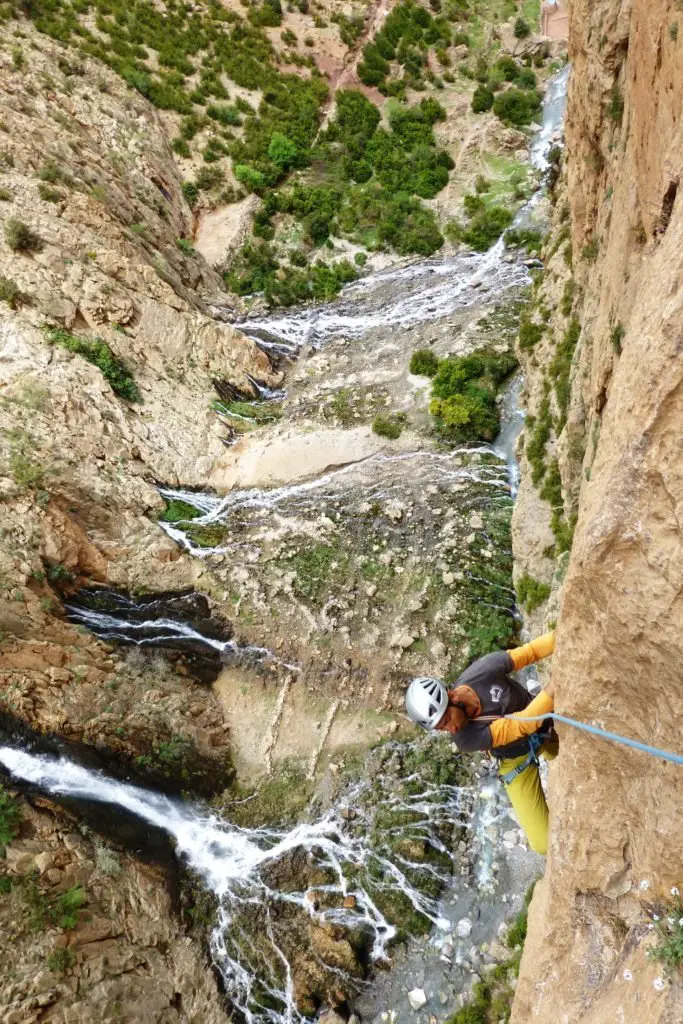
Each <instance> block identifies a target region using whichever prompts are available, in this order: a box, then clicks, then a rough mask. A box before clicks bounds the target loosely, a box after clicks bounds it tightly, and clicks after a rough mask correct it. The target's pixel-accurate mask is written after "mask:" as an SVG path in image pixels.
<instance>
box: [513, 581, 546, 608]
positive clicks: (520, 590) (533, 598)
mask: <svg viewBox="0 0 683 1024" xmlns="http://www.w3.org/2000/svg"><path fill="white" fill-rule="evenodd" d="M549 597H550V587H549V586H548V584H547V583H541V581H540V580H535V579H534V578H533V576H529V575H528V574H527V573H525V574H524V576H521V577H520V579H519V580H518V581H517V600H518V601H519V603H520V604H521V605H522V607H523V608H524V611H525V612H527V613H528V614H529V615H531V613H532V612H535V611H536V609H537V608H540V606H541V605H542V604H543V602H544V601H547V600H548V598H549Z"/></svg>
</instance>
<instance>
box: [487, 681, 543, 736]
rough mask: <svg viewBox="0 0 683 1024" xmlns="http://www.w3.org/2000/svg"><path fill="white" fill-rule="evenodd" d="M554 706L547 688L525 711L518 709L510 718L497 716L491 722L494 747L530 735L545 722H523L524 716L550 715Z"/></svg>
mask: <svg viewBox="0 0 683 1024" xmlns="http://www.w3.org/2000/svg"><path fill="white" fill-rule="evenodd" d="M553 707H554V703H553V698H552V697H551V695H550V694H549V693H547V692H546V691H545V690H541V692H540V693H538V694H537V695H536V696H535V697H534V699H533V700H532V701H531V703H530V704H527V706H526V707H525V708H524V710H523V711H516V712H515V713H514V714H513V715H510V717H509V718H497V719H496V721H495V722H491V725H490V729H491V738H492V740H493V746H494V747H503V746H505V744H506V743H514V741H515V740H519V739H522V738H523V737H524V736H530V735H531V733H532V732H536V731H537V730H538V729H540V728H541V726H542V725H543V722H542V721H541V720H539V721H538V722H522V721H520V719H522V718H535V717H536V716H537V715H543V716H545V715H548V714H549V713H550V712H551V711H552V710H553Z"/></svg>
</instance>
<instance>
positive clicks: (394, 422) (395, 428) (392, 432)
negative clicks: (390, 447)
mask: <svg viewBox="0 0 683 1024" xmlns="http://www.w3.org/2000/svg"><path fill="white" fill-rule="evenodd" d="M372 430H373V433H375V434H379V436H380V437H388V438H390V439H391V440H392V441H395V440H396V438H397V437H400V436H401V433H402V431H403V421H402V419H401V418H399V417H398V416H385V415H381V414H380V415H378V416H375V418H374V420H373V421H372Z"/></svg>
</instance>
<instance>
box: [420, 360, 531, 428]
mask: <svg viewBox="0 0 683 1024" xmlns="http://www.w3.org/2000/svg"><path fill="white" fill-rule="evenodd" d="M516 365H517V363H516V360H515V358H514V356H512V355H494V354H492V353H489V352H486V351H480V352H473V353H472V354H471V355H469V356H460V357H450V358H448V359H442V360H441V361H440V363H439V369H438V371H437V374H436V376H435V377H434V382H433V384H432V400H431V402H430V406H429V410H430V412H431V414H432V415H433V416H434V418H435V419H436V426H437V431H438V432H439V433H440V434H442V435H443V436H444V437H446V438H448V439H449V440H451V441H478V440H483V441H492V440H493V438H494V437H495V436H496V434H497V433H498V431H499V429H500V416H499V412H498V406H497V405H496V395H497V392H498V387H499V385H500V384H501V383H502V382H503V381H504V380H505V378H506V377H508V376H509V374H510V373H511V372H512V370H514V369H515V367H516Z"/></svg>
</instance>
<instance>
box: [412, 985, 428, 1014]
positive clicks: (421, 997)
mask: <svg viewBox="0 0 683 1024" xmlns="http://www.w3.org/2000/svg"><path fill="white" fill-rule="evenodd" d="M408 1002H409V1003H410V1009H411V1010H414V1011H417V1010H421V1009H422V1007H423V1006H425V1004H426V1002H427V996H426V995H425V991H424V989H423V988H414V989H412V990H411V991H410V992H409V993H408Z"/></svg>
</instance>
